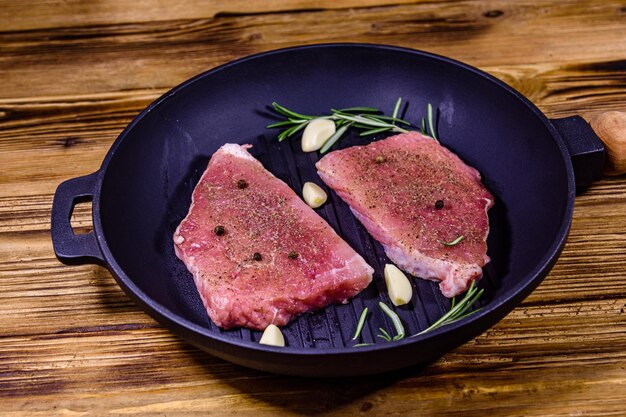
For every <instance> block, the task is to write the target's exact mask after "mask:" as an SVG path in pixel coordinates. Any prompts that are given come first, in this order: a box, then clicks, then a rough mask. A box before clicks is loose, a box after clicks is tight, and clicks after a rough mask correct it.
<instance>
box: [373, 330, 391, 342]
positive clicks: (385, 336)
mask: <svg viewBox="0 0 626 417" xmlns="http://www.w3.org/2000/svg"><path fill="white" fill-rule="evenodd" d="M378 330H380V331H381V333H382V334H378V335H376V336H378V337H380V338H381V339H385V340H386V341H388V342H391V336H390V335H389V333H387V331H386V330H385V329H383V328H382V327H379V328H378Z"/></svg>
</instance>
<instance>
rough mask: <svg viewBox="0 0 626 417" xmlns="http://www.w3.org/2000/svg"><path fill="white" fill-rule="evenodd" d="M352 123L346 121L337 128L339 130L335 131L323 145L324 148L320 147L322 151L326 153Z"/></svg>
mask: <svg viewBox="0 0 626 417" xmlns="http://www.w3.org/2000/svg"><path fill="white" fill-rule="evenodd" d="M351 125H352V123H346V124H344V125H343V126H341V127H340V128H339V129H337V131H335V133H334V134H333V135H332V136H331V137H329V138H328V140H327V141H326V143H324V146H322V149H320V153H322V154H324V153H326V152H328V150H329V149H330V148H331V147H332V146H333V145H334V144H335V142H337V141H338V140H339V138H341V137H342V136H343V134H344V133H346V131H347V130H348V128H349V127H350V126H351Z"/></svg>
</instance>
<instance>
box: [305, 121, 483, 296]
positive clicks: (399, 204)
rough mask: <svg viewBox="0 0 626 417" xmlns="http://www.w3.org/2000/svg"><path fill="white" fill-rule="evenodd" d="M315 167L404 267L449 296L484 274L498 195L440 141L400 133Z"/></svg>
mask: <svg viewBox="0 0 626 417" xmlns="http://www.w3.org/2000/svg"><path fill="white" fill-rule="evenodd" d="M316 167H317V170H318V174H319V175H320V177H321V178H322V180H323V181H324V182H325V183H326V184H328V186H330V187H331V188H332V189H333V190H335V192H337V194H338V195H339V196H340V197H341V198H342V199H343V200H344V201H346V202H347V203H348V204H349V205H350V208H351V210H352V212H353V213H354V215H355V216H356V217H357V218H358V219H359V220H360V221H361V223H363V225H364V226H365V227H366V228H367V230H368V231H369V232H370V233H371V234H372V236H374V238H375V239H376V240H378V241H379V242H380V243H381V244H382V245H383V247H384V248H385V253H386V254H387V256H388V257H389V259H391V261H393V262H394V263H395V264H396V265H397V266H398V267H400V268H401V269H404V270H405V271H407V272H409V273H411V274H413V275H415V276H419V277H421V278H425V279H429V280H438V281H441V282H440V284H439V287H440V288H441V292H442V293H443V294H444V295H445V296H446V297H452V296H455V295H457V294H460V293H462V292H464V291H465V290H466V289H467V287H468V286H469V284H470V283H471V282H472V280H477V279H479V278H480V277H481V276H482V267H483V266H484V265H485V264H486V263H488V262H489V260H490V259H489V257H488V256H487V244H486V239H487V234H488V233H489V219H488V217H487V210H488V209H489V208H490V207H491V206H492V205H493V196H492V195H491V194H490V193H489V191H487V189H486V188H485V187H484V186H483V184H482V183H481V181H480V174H479V173H478V171H476V170H475V169H474V168H471V167H469V166H467V165H466V164H465V163H464V162H463V161H461V159H459V157H458V156H456V155H455V154H454V153H452V152H450V151H449V150H448V149H446V148H444V147H443V146H441V145H440V144H439V142H437V141H436V140H434V139H432V138H430V137H428V136H424V135H421V134H419V133H417V132H411V133H405V134H401V135H396V136H392V137H389V138H387V139H384V140H380V141H377V142H372V143H370V144H369V145H367V146H354V147H351V148H347V149H343V150H339V151H334V152H331V153H330V154H328V155H327V156H325V157H324V158H322V159H321V160H320V161H319V162H318V163H317V164H316ZM461 236H463V239H462V240H461V241H459V242H458V243H457V244H455V245H452V246H448V245H445V243H448V244H450V243H454V242H455V240H457V238H459V237H461Z"/></svg>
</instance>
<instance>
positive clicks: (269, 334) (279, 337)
mask: <svg viewBox="0 0 626 417" xmlns="http://www.w3.org/2000/svg"><path fill="white" fill-rule="evenodd" d="M259 343H260V344H262V345H270V346H285V338H284V337H283V334H282V333H281V331H280V329H279V328H278V327H277V326H276V325H274V324H270V325H269V326H267V327H266V328H265V331H264V332H263V335H262V336H261V340H259Z"/></svg>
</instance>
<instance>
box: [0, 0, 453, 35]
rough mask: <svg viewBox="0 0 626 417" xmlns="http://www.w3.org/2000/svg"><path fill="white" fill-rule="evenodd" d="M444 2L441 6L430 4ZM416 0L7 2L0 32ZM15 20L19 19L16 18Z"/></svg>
mask: <svg viewBox="0 0 626 417" xmlns="http://www.w3.org/2000/svg"><path fill="white" fill-rule="evenodd" d="M429 1H431V2H432V1H438V2H443V1H444V0H429ZM414 2H415V0H342V1H333V0H318V1H315V2H310V1H306V0H263V1H254V2H250V1H245V0H234V1H233V0H231V1H228V2H223V1H216V0H209V1H197V0H181V1H178V2H176V3H174V4H173V3H171V2H164V1H151V0H139V1H134V2H132V3H128V2H126V1H123V0H112V1H107V2H98V1H95V0H87V1H81V2H78V3H72V2H67V1H60V0H56V1H45V0H36V1H31V2H29V7H26V8H25V7H23V5H20V4H17V3H15V2H12V1H10V0H2V1H1V2H0V28H2V30H3V31H25V30H33V29H49V28H55V29H57V28H65V27H68V26H79V27H83V26H98V25H107V24H112V23H113V24H117V23H141V22H158V21H163V20H173V19H200V18H203V19H208V18H214V17H216V16H242V15H255V14H256V15H259V14H269V13H286V12H294V13H295V14H298V13H302V12H304V11H318V10H325V9H347V8H353V7H373V6H384V5H397V4H403V3H414ZM15 16H19V18H17V19H16V18H15Z"/></svg>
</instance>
